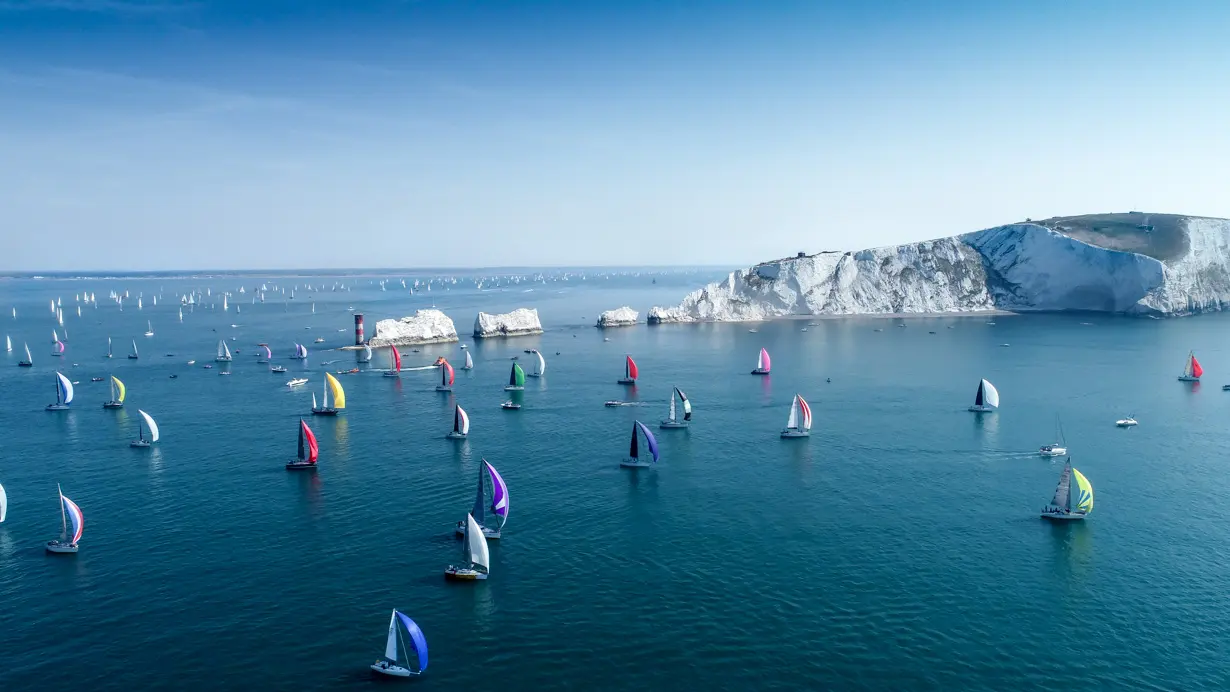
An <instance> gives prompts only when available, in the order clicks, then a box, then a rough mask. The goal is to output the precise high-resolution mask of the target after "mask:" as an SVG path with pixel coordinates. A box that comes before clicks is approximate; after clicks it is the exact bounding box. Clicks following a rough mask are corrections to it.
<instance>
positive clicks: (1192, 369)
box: [1179, 351, 1204, 382]
mask: <svg viewBox="0 0 1230 692" xmlns="http://www.w3.org/2000/svg"><path fill="white" fill-rule="evenodd" d="M1203 374H1204V368H1202V367H1200V361H1198V360H1196V352H1195V351H1189V352H1188V354H1187V365H1185V366H1184V367H1183V374H1182V375H1179V381H1180V382H1199V381H1200V376H1201V375H1203Z"/></svg>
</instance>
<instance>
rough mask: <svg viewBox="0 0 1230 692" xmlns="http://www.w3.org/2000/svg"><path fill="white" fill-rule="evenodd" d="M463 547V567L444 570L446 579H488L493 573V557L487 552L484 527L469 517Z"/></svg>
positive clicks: (450, 566)
mask: <svg viewBox="0 0 1230 692" xmlns="http://www.w3.org/2000/svg"><path fill="white" fill-rule="evenodd" d="M461 545H462V549H461V557H462V563H461V565H460V566H455V565H449V566H448V569H446V570H444V578H445V579H459V580H464V581H474V580H476V579H486V578H487V575H489V574H490V573H491V557H490V555H489V554H488V552H487V538H486V537H485V536H483V527H482V526H480V525H479V524H478V522H476V521H474V517H472V516H469V515H467V516H466V531H465V540H464V541H462V543H461Z"/></svg>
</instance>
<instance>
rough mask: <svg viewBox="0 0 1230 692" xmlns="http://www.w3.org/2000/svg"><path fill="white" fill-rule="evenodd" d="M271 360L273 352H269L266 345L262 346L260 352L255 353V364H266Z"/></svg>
mask: <svg viewBox="0 0 1230 692" xmlns="http://www.w3.org/2000/svg"><path fill="white" fill-rule="evenodd" d="M271 360H273V351H271V350H269V345H268V344H262V345H261V347H260V352H259V353H257V359H256V362H257V363H268V362H269V361H271Z"/></svg>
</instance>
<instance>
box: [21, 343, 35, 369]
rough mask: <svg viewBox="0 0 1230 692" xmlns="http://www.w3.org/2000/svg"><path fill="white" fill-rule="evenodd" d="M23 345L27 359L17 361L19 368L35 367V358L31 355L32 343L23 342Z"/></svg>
mask: <svg viewBox="0 0 1230 692" xmlns="http://www.w3.org/2000/svg"><path fill="white" fill-rule="evenodd" d="M22 347H23V348H25V349H26V359H25V360H19V361H17V367H19V368H29V367H33V366H34V359H33V358H31V357H30V344H22Z"/></svg>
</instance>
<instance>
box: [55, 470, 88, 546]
mask: <svg viewBox="0 0 1230 692" xmlns="http://www.w3.org/2000/svg"><path fill="white" fill-rule="evenodd" d="M56 492H58V493H59V494H60V538H59V540H55V541H47V552H49V553H75V552H77V543H78V542H79V541H80V540H81V534H82V532H84V531H85V515H83V514H82V513H81V508H80V507H78V506H77V503H76V502H73V501H72V500H70V499H68V498H67V497H64V491H63V490H61V489H60V486H59V484H56ZM70 520H71V521H72V524H73V532H72V534H71V536H70V534H69V533H68V523H69V521H70Z"/></svg>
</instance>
